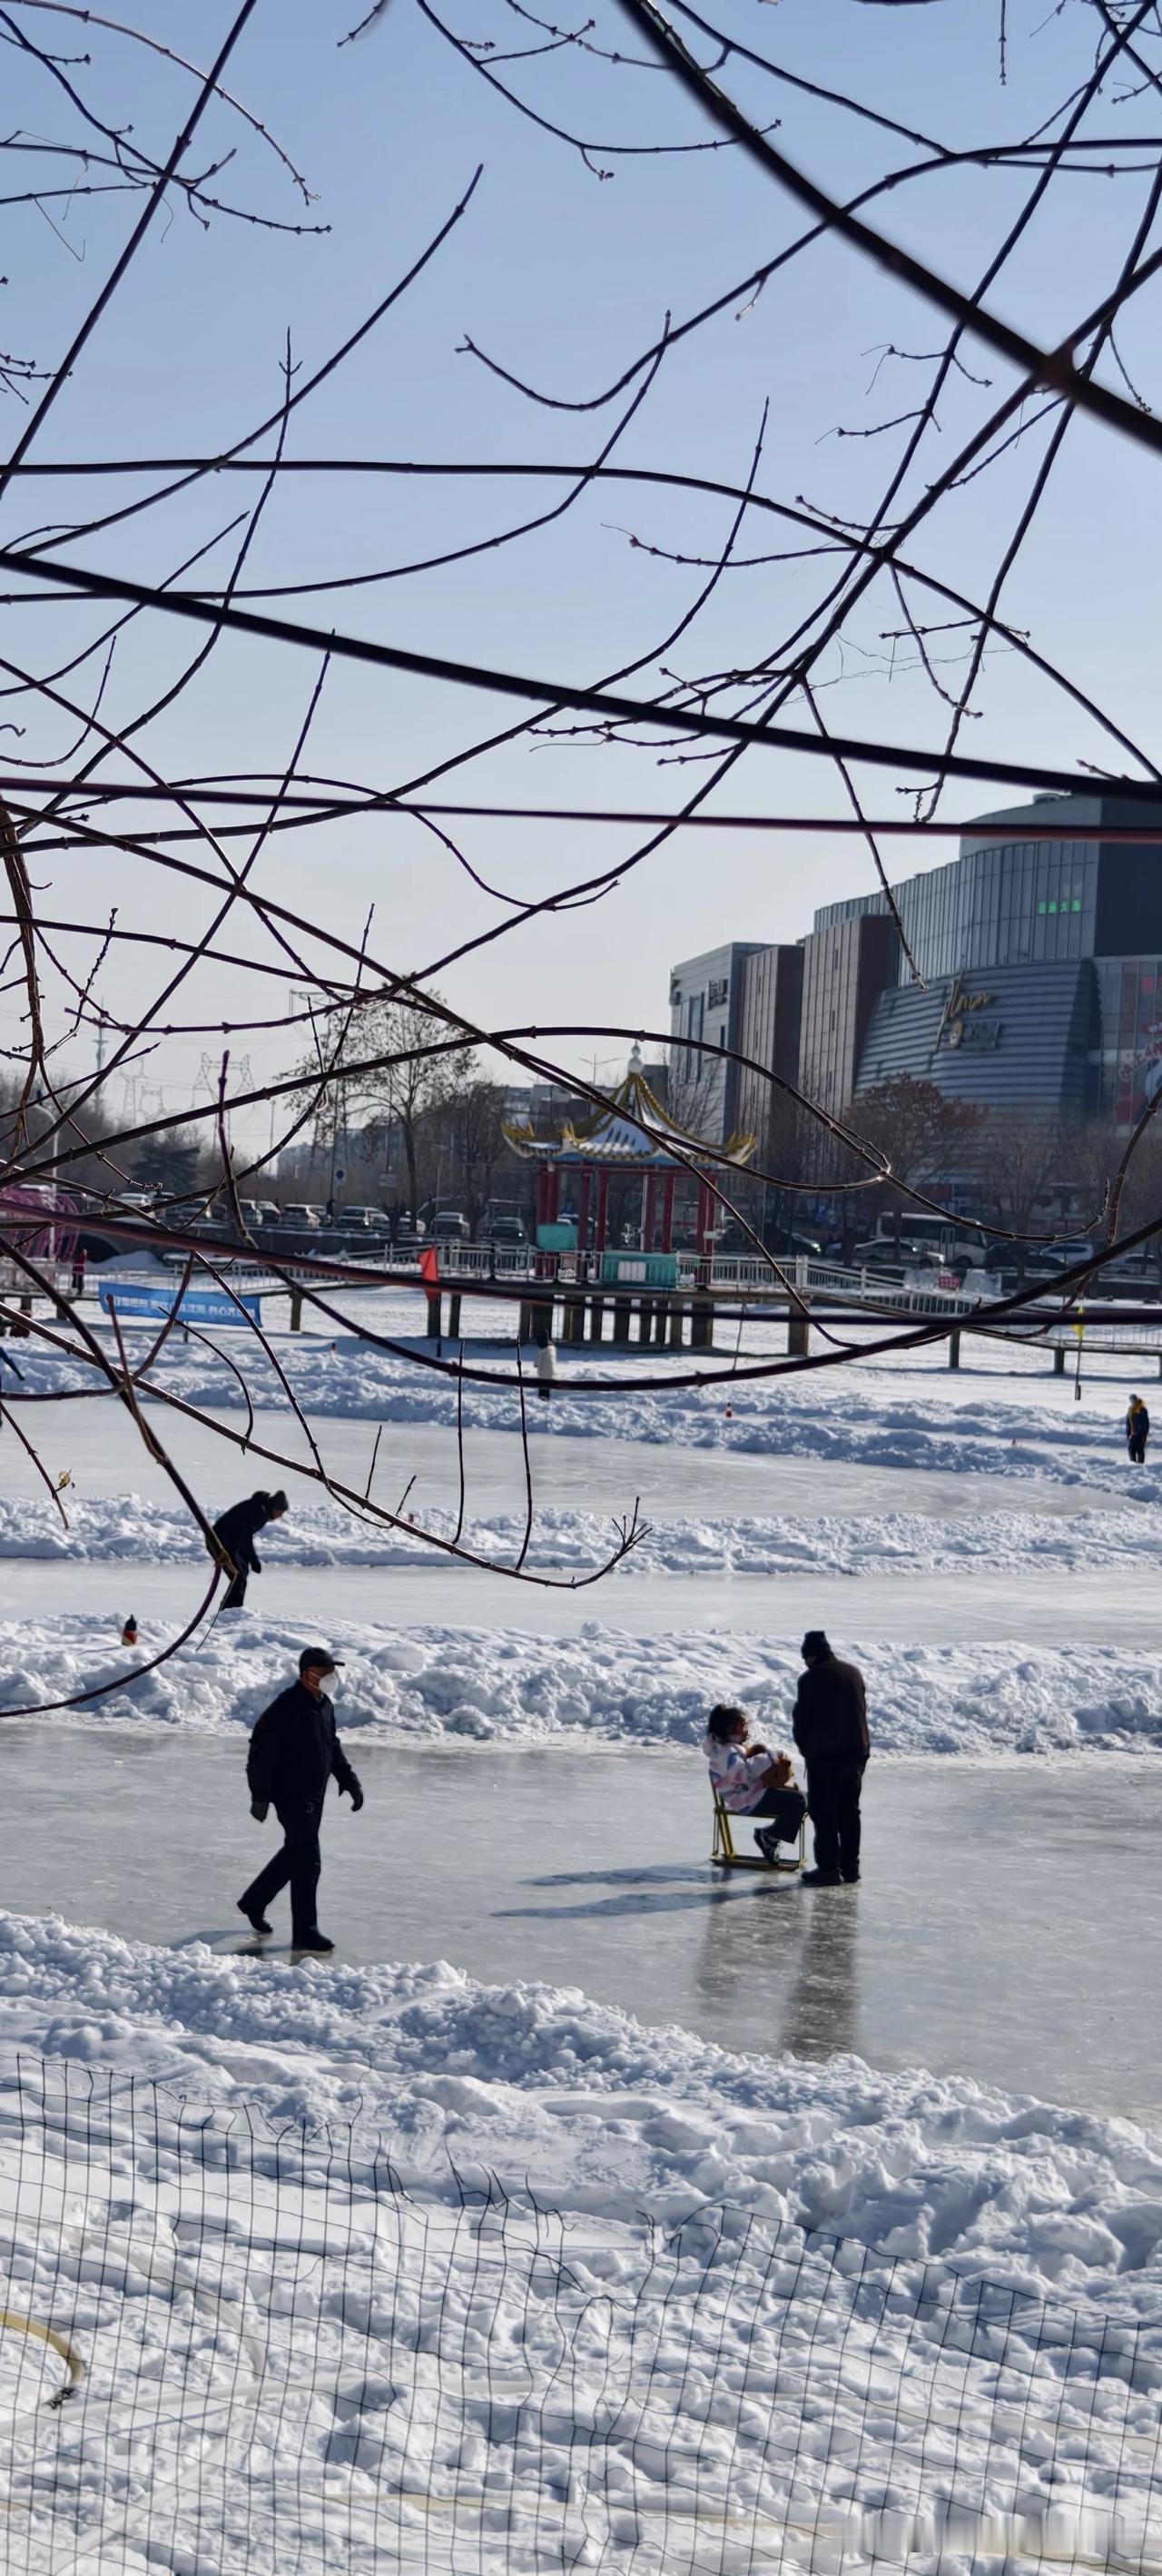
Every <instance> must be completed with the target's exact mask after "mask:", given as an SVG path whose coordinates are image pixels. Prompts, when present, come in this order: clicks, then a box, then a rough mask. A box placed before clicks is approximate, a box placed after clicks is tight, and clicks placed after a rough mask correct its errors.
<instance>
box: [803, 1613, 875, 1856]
mask: <svg viewBox="0 0 1162 2576" xmlns="http://www.w3.org/2000/svg"><path fill="white" fill-rule="evenodd" d="M802 1652H803V1661H804V1663H805V1664H806V1667H807V1670H806V1672H805V1673H804V1674H803V1676H802V1679H801V1681H800V1683H799V1692H798V1697H797V1699H796V1701H795V1718H794V1728H793V1732H794V1737H795V1742H796V1744H797V1745H798V1748H799V1751H800V1753H801V1754H802V1756H803V1760H804V1763H805V1765H806V1770H807V1812H808V1814H809V1816H810V1818H811V1822H812V1824H813V1826H814V1828H815V1867H814V1869H805V1870H804V1872H803V1882H804V1885H805V1886H808V1887H838V1886H839V1883H840V1880H841V1878H843V1879H847V1880H852V1879H857V1878H858V1877H859V1793H860V1790H861V1788H862V1786H863V1774H864V1765H865V1764H866V1762H867V1758H868V1752H869V1750H870V1747H869V1744H868V1732H867V1694H866V1692H865V1690H864V1686H863V1674H862V1673H861V1672H860V1671H859V1670H858V1669H857V1667H856V1665H855V1664H841V1663H840V1661H839V1658H838V1656H837V1655H833V1654H832V1651H831V1648H830V1646H829V1644H828V1642H827V1639H826V1637H825V1636H824V1634H823V1630H822V1628H809V1629H808V1631H807V1634H806V1636H805V1637H804V1639H803V1649H802Z"/></svg>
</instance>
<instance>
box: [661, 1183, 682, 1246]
mask: <svg viewBox="0 0 1162 2576" xmlns="http://www.w3.org/2000/svg"><path fill="white" fill-rule="evenodd" d="M677 1179H678V1175H677V1173H676V1172H667V1174H666V1177H665V1180H664V1181H663V1183H662V1250H663V1252H672V1251H673V1249H674V1190H675V1187H676V1184H677Z"/></svg>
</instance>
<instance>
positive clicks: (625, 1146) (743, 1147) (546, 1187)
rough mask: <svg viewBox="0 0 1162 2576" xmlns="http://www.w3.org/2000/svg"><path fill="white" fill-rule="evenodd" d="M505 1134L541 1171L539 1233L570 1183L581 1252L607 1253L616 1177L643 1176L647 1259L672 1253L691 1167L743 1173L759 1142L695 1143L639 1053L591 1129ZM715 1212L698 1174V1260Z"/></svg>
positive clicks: (525, 1127)
mask: <svg viewBox="0 0 1162 2576" xmlns="http://www.w3.org/2000/svg"><path fill="white" fill-rule="evenodd" d="M504 1133H505V1135H506V1137H507V1139H508V1142H509V1144H510V1145H511V1146H512V1148H513V1151H514V1153H517V1154H519V1155H521V1157H522V1158H523V1160H524V1161H526V1162H530V1163H535V1164H536V1167H537V1224H538V1227H539V1226H543V1225H554V1224H556V1223H557V1222H558V1219H559V1211H560V1204H561V1179H562V1174H564V1175H565V1176H566V1178H567V1181H568V1182H569V1183H571V1189H570V1197H571V1199H572V1200H573V1202H574V1203H575V1206H576V1211H577V1250H578V1252H588V1251H593V1252H604V1250H605V1248H606V1232H607V1226H608V1211H609V1183H610V1177H611V1175H612V1174H615V1173H617V1174H621V1173H631V1172H640V1174H641V1176H642V1215H641V1248H642V1250H643V1252H654V1251H658V1252H670V1251H672V1249H673V1236H674V1198H675V1193H676V1190H677V1185H678V1179H679V1175H680V1174H681V1173H682V1172H688V1171H689V1169H690V1167H691V1164H693V1165H694V1166H695V1168H697V1166H698V1165H699V1164H700V1162H701V1161H703V1160H705V1161H706V1162H708V1163H710V1162H713V1163H714V1164H715V1165H716V1166H719V1165H721V1164H722V1163H724V1162H725V1163H733V1164H734V1165H735V1166H736V1168H737V1169H740V1170H741V1169H742V1168H743V1166H744V1165H745V1164H747V1163H748V1162H749V1161H750V1158H751V1155H752V1154H753V1152H754V1149H755V1144H756V1142H757V1139H756V1138H755V1137H754V1136H743V1135H736V1136H732V1137H731V1138H730V1140H729V1143H727V1144H726V1145H721V1146H712V1145H710V1144H709V1143H708V1141H707V1139H706V1138H705V1137H704V1136H692V1135H691V1134H690V1132H689V1130H688V1129H687V1128H685V1127H680V1126H679V1124H678V1122H677V1120H676V1119H675V1118H671V1116H670V1114H669V1112H668V1110H665V1109H663V1107H662V1104H661V1102H660V1100H658V1099H656V1098H655V1096H654V1093H653V1092H652V1091H651V1090H650V1087H649V1084H648V1082H647V1081H646V1079H645V1075H644V1074H643V1072H642V1068H641V1058H640V1056H639V1055H638V1052H637V1049H636V1047H635V1049H634V1052H633V1055H632V1056H631V1057H630V1061H629V1069H628V1072H627V1073H626V1076H625V1080H624V1082H621V1083H619V1085H618V1087H617V1089H616V1091H614V1092H613V1093H612V1094H611V1097H610V1099H609V1101H608V1102H607V1103H606V1105H605V1106H604V1107H603V1108H601V1109H599V1110H597V1111H596V1112H595V1114H594V1116H593V1118H592V1119H591V1121H590V1122H589V1123H588V1124H587V1125H583V1126H574V1125H573V1123H572V1121H571V1120H570V1119H566V1121H565V1124H564V1126H563V1128H562V1130H561V1133H560V1135H559V1136H555V1137H552V1136H537V1135H534V1133H533V1129H532V1127H531V1126H530V1124H529V1123H528V1121H527V1120H523V1121H520V1122H517V1123H514V1124H513V1125H511V1126H506V1127H505V1130H504ZM714 1207H715V1199H714V1192H713V1190H712V1188H711V1185H710V1182H709V1181H708V1179H707V1178H706V1175H705V1173H704V1172H703V1171H702V1170H698V1209H697V1218H696V1226H695V1243H696V1247H697V1250H698V1253H699V1255H703V1254H705V1253H706V1252H707V1251H708V1250H709V1247H710V1242H711V1238H712V1232H713V1226H714ZM591 1218H592V1226H591V1224H590V1219H591Z"/></svg>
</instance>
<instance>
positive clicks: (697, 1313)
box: [690, 1294, 714, 1351]
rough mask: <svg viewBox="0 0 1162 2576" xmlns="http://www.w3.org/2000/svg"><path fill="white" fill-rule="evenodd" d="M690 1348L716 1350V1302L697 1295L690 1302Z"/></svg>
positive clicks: (694, 1349) (693, 1349)
mask: <svg viewBox="0 0 1162 2576" xmlns="http://www.w3.org/2000/svg"><path fill="white" fill-rule="evenodd" d="M690 1348H691V1350H692V1351H712V1350H713V1348H714V1301H713V1298H711V1297H705V1296H702V1295H700V1294H696V1295H695V1296H693V1297H692V1298H691V1300H690Z"/></svg>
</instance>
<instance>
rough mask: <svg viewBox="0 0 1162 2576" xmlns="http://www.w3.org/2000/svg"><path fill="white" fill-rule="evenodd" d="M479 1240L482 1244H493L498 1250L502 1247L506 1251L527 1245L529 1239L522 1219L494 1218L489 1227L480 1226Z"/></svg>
mask: <svg viewBox="0 0 1162 2576" xmlns="http://www.w3.org/2000/svg"><path fill="white" fill-rule="evenodd" d="M480 1239H481V1242H482V1243H492V1244H495V1245H496V1247H497V1249H498V1250H500V1248H501V1247H502V1246H503V1247H504V1248H505V1250H508V1249H510V1248H511V1247H513V1246H517V1247H519V1246H520V1245H522V1244H525V1243H527V1242H528V1239H529V1238H528V1233H527V1230H526V1227H525V1221H524V1218H523V1217H520V1216H494V1218H493V1220H492V1223H491V1225H486V1226H482V1228H481V1234H480Z"/></svg>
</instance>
